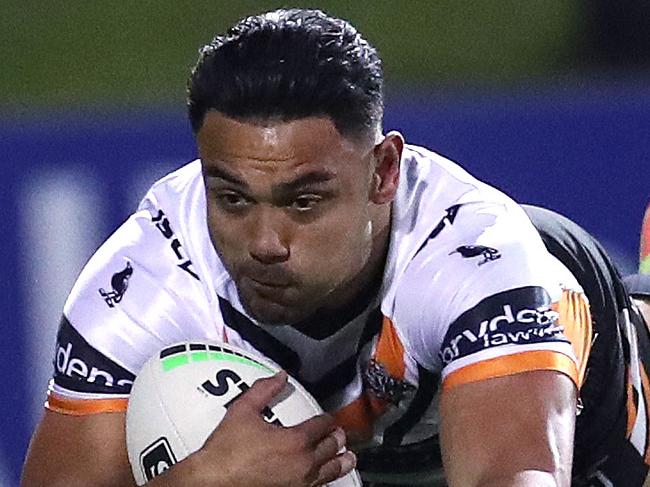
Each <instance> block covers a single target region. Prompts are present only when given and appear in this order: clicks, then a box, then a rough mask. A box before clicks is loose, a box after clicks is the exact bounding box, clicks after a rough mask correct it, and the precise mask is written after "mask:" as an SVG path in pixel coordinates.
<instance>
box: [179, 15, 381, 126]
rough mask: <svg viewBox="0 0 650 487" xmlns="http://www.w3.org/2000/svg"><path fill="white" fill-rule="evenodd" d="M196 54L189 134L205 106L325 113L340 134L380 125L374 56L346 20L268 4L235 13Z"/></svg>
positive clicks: (251, 115)
mask: <svg viewBox="0 0 650 487" xmlns="http://www.w3.org/2000/svg"><path fill="white" fill-rule="evenodd" d="M199 53H200V55H199V60H198V62H197V64H196V66H195V67H194V69H193V70H192V74H191V76H190V78H189V81H188V102H187V105H188V112H189V118H190V122H191V124H192V129H193V130H194V133H197V132H198V131H199V129H200V128H201V125H202V123H203V119H204V117H205V114H206V113H207V112H208V111H209V110H216V111H218V112H220V113H222V114H224V115H226V116H228V117H231V118H235V119H240V120H259V121H264V120H269V119H271V120H272V119H279V120H282V121H290V120H296V119H300V118H305V117H310V116H327V117H330V118H331V120H332V121H333V123H334V125H335V126H336V128H337V130H338V131H339V133H341V135H344V136H346V135H348V136H359V135H364V134H374V132H375V130H377V128H378V127H380V126H381V119H382V116H383V71H382V66H381V60H380V58H379V56H378V54H377V50H376V49H375V48H374V47H373V46H372V45H370V44H369V43H368V42H367V41H366V40H365V39H364V38H363V37H362V36H361V34H360V33H359V32H358V31H357V30H356V29H355V28H354V27H353V26H352V25H351V24H350V23H349V22H347V21H345V20H342V19H338V18H334V17H331V16H328V15H326V14H325V13H323V12H322V11H320V10H306V9H280V10H275V11H273V12H267V13H264V14H261V15H255V16H251V17H247V18H245V19H242V20H240V21H239V22H238V23H237V24H236V25H235V26H233V27H232V28H230V29H229V30H228V31H227V33H226V34H225V35H218V36H216V37H215V38H214V39H213V40H212V42H210V43H209V44H207V45H206V46H204V47H203V48H201V49H200V51H199Z"/></svg>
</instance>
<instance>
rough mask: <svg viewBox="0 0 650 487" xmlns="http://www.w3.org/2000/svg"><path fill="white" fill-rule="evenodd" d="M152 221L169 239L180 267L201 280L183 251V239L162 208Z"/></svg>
mask: <svg viewBox="0 0 650 487" xmlns="http://www.w3.org/2000/svg"><path fill="white" fill-rule="evenodd" d="M151 221H152V222H153V223H154V225H155V226H156V228H157V229H158V230H159V231H160V233H162V235H163V237H165V238H166V239H167V240H169V246H170V247H171V249H172V252H174V255H175V256H176V259H177V260H178V262H179V263H178V264H177V265H178V267H180V268H181V269H183V270H184V271H185V272H187V273H188V274H189V275H190V276H192V277H193V278H194V279H196V280H197V281H200V280H201V279H200V278H199V275H198V274H197V273H196V272H194V269H193V267H192V261H191V260H190V259H189V258H186V257H185V256H184V255H183V252H182V251H181V247H182V245H181V241H180V240H179V239H178V237H177V236H176V234H175V233H174V231H173V230H172V225H171V223H169V219H168V218H167V217H166V216H165V212H164V211H162V210H161V209H159V210H158V213H157V214H156V215H155V216H153V217H151Z"/></svg>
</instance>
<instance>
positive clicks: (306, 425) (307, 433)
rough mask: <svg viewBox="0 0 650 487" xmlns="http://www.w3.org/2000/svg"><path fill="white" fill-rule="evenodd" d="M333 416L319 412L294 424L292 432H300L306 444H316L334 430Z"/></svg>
mask: <svg viewBox="0 0 650 487" xmlns="http://www.w3.org/2000/svg"><path fill="white" fill-rule="evenodd" d="M334 428H335V425H334V418H333V417H332V416H330V415H329V414H327V413H325V414H319V415H318V416H314V417H312V418H309V419H308V420H306V421H303V422H302V423H300V424H299V425H297V426H294V427H293V429H294V432H295V433H296V434H300V435H301V436H302V437H303V438H304V439H305V440H306V441H305V443H306V444H308V445H316V444H317V443H318V442H319V441H321V440H322V439H323V438H325V437H326V436H327V435H329V434H330V433H332V432H333V431H334Z"/></svg>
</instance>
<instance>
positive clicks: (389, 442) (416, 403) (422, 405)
mask: <svg viewBox="0 0 650 487" xmlns="http://www.w3.org/2000/svg"><path fill="white" fill-rule="evenodd" d="M438 383H439V376H438V375H437V374H434V373H433V372H430V371H429V370H427V369H425V368H424V367H422V366H421V365H420V364H418V390H417V391H416V393H415V397H413V400H412V401H411V404H409V407H408V409H407V410H406V412H405V413H404V415H403V416H402V417H401V418H400V419H398V420H397V421H395V423H393V424H392V425H390V426H389V427H388V428H386V431H385V432H384V441H383V443H382V444H383V445H386V446H392V447H395V446H399V445H400V444H401V443H402V441H403V440H404V436H406V434H407V433H408V432H409V431H411V429H412V428H413V427H414V426H415V425H416V424H418V423H419V421H420V420H421V419H422V417H423V416H424V413H426V411H427V409H428V408H429V406H430V404H431V401H433V396H434V395H435V393H436V391H437V389H438Z"/></svg>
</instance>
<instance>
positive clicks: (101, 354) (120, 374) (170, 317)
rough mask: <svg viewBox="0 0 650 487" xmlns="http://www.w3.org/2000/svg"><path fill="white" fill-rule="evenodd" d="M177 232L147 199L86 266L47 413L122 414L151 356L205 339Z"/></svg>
mask: <svg viewBox="0 0 650 487" xmlns="http://www.w3.org/2000/svg"><path fill="white" fill-rule="evenodd" d="M175 226H176V225H175V224H174V222H173V221H171V220H170V218H168V217H167V213H166V211H165V208H163V207H162V206H161V203H160V202H159V201H158V200H157V198H156V197H155V195H154V194H153V193H149V195H148V196H147V198H145V200H143V203H142V204H141V205H140V209H139V210H138V211H137V212H136V213H135V214H134V215H132V216H131V217H130V218H129V219H128V220H127V221H126V222H125V223H124V224H123V225H122V226H121V227H120V228H119V229H118V230H117V231H116V232H115V233H114V234H113V235H112V236H111V237H110V238H109V239H108V240H107V241H106V242H105V243H104V244H103V245H102V246H101V247H100V248H99V250H98V251H97V252H96V253H95V255H94V256H93V257H92V258H91V259H90V261H89V262H88V264H87V265H86V266H85V267H84V269H83V271H82V272H81V274H80V276H79V278H78V280H77V282H76V284H75V285H74V287H73V289H72V291H71V293H70V295H69V297H68V299H67V301H66V303H65V306H64V310H63V318H62V320H61V324H60V327H59V331H58V335H57V343H56V347H55V356H54V361H53V365H54V373H53V378H52V380H51V381H50V386H49V390H48V400H47V403H46V407H47V408H49V409H51V410H54V411H57V412H61V413H65V414H75V415H83V414H91V413H99V412H113V411H124V410H125V409H126V404H127V398H128V395H129V392H130V390H131V385H132V383H133V380H134V379H135V376H136V374H137V373H138V371H139V370H140V368H141V367H142V365H144V362H145V361H146V360H147V359H148V358H149V357H150V356H152V355H153V354H154V353H156V352H157V351H159V350H160V349H161V348H163V347H164V346H166V345H168V344H170V343H174V342H177V341H181V340H185V339H188V338H192V337H196V336H203V337H205V336H209V332H207V333H206V329H207V330H210V325H211V321H210V317H209V316H210V314H209V312H208V309H209V308H208V303H207V300H206V298H205V295H206V293H205V290H204V288H203V286H202V282H201V278H200V276H199V273H198V271H197V268H196V267H195V266H194V265H193V262H192V260H191V255H190V252H189V251H188V249H187V247H185V242H184V239H183V236H182V235H181V234H180V233H178V232H177V231H176V228H175ZM213 328H214V326H213ZM215 333H216V330H215ZM215 338H216V336H215Z"/></svg>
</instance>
